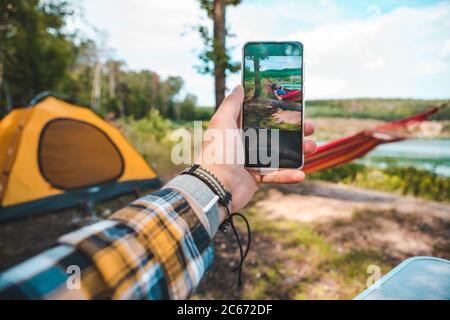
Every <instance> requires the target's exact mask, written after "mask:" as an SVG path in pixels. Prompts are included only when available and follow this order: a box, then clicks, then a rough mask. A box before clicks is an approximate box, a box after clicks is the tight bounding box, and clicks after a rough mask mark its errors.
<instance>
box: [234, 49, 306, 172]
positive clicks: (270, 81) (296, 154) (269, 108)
mask: <svg viewBox="0 0 450 320" xmlns="http://www.w3.org/2000/svg"><path fill="white" fill-rule="evenodd" d="M242 81H243V86H244V91H245V99H244V104H243V108H244V110H243V116H242V117H243V118H242V126H243V130H244V145H245V165H246V167H253V168H299V167H301V166H302V165H303V106H304V104H303V45H302V44H301V43H300V42H250V43H247V44H246V45H245V46H244V49H243V75H242Z"/></svg>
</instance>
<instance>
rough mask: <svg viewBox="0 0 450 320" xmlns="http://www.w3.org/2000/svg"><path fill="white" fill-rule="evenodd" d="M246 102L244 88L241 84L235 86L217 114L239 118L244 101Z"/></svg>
mask: <svg viewBox="0 0 450 320" xmlns="http://www.w3.org/2000/svg"><path fill="white" fill-rule="evenodd" d="M243 102H244V89H243V88H242V86H241V85H237V86H236V87H234V89H233V91H231V93H230V94H229V95H228V96H226V97H225V99H224V100H223V101H222V103H221V104H220V107H219V109H218V110H217V112H216V114H217V115H219V114H220V116H221V117H222V116H223V117H232V118H233V119H235V120H238V117H239V113H240V111H241V106H242V103H243Z"/></svg>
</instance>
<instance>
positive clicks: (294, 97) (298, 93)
mask: <svg viewBox="0 0 450 320" xmlns="http://www.w3.org/2000/svg"><path fill="white" fill-rule="evenodd" d="M266 90H267V91H268V92H269V93H270V94H272V95H274V96H275V94H274V93H273V90H272V84H269V85H267V86H266ZM284 90H285V91H286V94H283V95H280V98H281V99H282V100H283V101H287V102H296V101H300V100H301V98H302V90H294V89H284Z"/></svg>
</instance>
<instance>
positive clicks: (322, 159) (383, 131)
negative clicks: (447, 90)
mask: <svg viewBox="0 0 450 320" xmlns="http://www.w3.org/2000/svg"><path fill="white" fill-rule="evenodd" d="M446 105H447V104H444V105H442V106H440V107H432V108H430V109H428V110H426V111H424V112H421V113H419V114H416V115H414V116H411V117H408V118H405V119H401V120H395V121H391V122H388V123H385V124H383V125H380V126H378V127H375V128H373V129H367V130H364V131H361V132H359V133H357V134H355V135H352V136H349V137H345V138H341V139H337V140H334V141H330V142H327V143H325V144H324V145H322V146H320V147H318V148H317V151H316V153H314V154H313V155H308V156H306V157H305V166H304V167H303V170H304V171H305V172H314V171H319V170H324V169H329V168H333V167H337V166H340V165H343V164H345V163H348V162H350V161H352V160H354V159H357V158H360V157H362V156H364V155H365V154H366V153H368V152H369V151H370V150H372V149H373V148H375V147H376V146H378V145H379V144H383V143H390V142H396V141H400V140H404V139H407V138H408V137H409V132H408V129H412V128H414V126H415V125H418V124H419V123H420V122H422V121H424V120H426V119H427V118H428V117H429V116H430V115H432V114H434V113H436V112H437V111H439V110H440V109H441V108H443V107H445V106H446Z"/></svg>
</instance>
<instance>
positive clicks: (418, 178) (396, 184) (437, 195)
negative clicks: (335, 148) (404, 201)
mask: <svg viewBox="0 0 450 320" xmlns="http://www.w3.org/2000/svg"><path fill="white" fill-rule="evenodd" d="M310 177H311V178H312V179H316V180H324V181H330V182H335V183H345V184H352V185H356V186H359V187H365V188H372V189H377V190H383V191H393V192H397V193H399V194H403V195H413V196H416V197H421V198H425V199H430V200H435V201H450V178H449V177H443V176H439V175H437V174H435V173H432V172H429V171H427V170H423V169H417V168H414V167H399V166H391V167H388V168H386V169H379V168H375V167H366V166H364V165H360V164H355V163H349V164H346V165H343V166H340V167H337V168H332V169H328V170H324V171H319V172H314V173H311V174H310Z"/></svg>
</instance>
